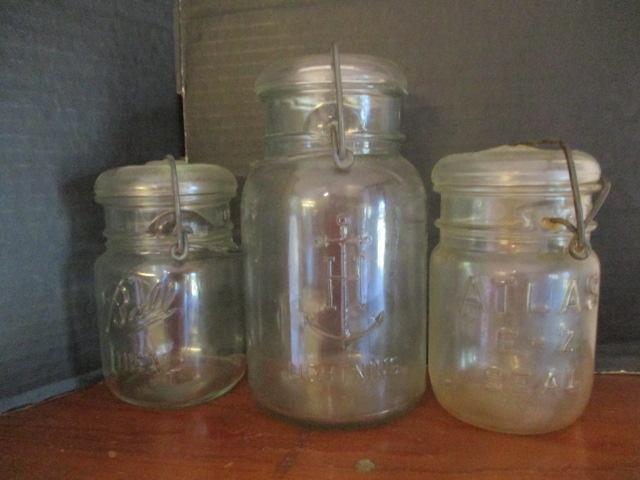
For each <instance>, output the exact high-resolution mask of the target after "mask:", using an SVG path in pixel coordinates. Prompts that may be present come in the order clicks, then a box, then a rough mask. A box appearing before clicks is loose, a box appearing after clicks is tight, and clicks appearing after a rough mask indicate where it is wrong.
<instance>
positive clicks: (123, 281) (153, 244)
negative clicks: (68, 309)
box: [95, 160, 245, 408]
mask: <svg viewBox="0 0 640 480" xmlns="http://www.w3.org/2000/svg"><path fill="white" fill-rule="evenodd" d="M176 163H177V179H178V186H179V190H180V202H181V216H182V225H183V229H184V232H185V234H186V240H187V245H188V246H187V248H186V249H185V251H184V252H183V255H182V256H183V257H184V258H179V257H180V256H178V259H176V258H175V257H176V255H175V252H174V253H172V247H174V245H175V244H176V215H175V210H174V196H173V187H172V176H171V169H170V165H169V163H168V162H167V160H164V161H154V162H149V163H147V164H145V165H142V166H127V167H121V168H116V169H113V170H108V171H106V172H104V173H103V174H101V175H100V176H99V177H98V180H97V181H96V185H95V192H96V200H97V201H98V202H99V203H101V204H102V205H103V206H104V209H105V219H106V230H105V235H106V237H107V251H106V252H105V253H104V254H103V255H102V256H101V257H100V258H98V260H97V262H96V265H95V275H96V292H97V303H98V326H99V329H100V343H101V350H102V367H103V371H104V376H105V380H106V384H107V386H108V387H109V388H110V389H111V391H112V392H113V393H114V394H115V395H116V396H117V397H119V398H121V399H122V400H125V401H127V402H129V403H133V404H136V405H140V406H145V407H158V408H177V407H184V406H187V405H193V404H197V403H201V402H204V401H206V400H209V399H211V398H214V397H216V396H218V395H221V394H223V393H225V392H226V391H228V390H229V389H231V388H232V387H233V386H234V385H235V384H236V383H237V382H238V381H239V380H240V378H242V375H243V373H244V368H245V358H244V327H243V322H244V317H243V299H242V257H241V255H240V253H239V251H238V248H237V247H236V245H235V244H234V242H233V240H232V238H231V227H232V225H231V223H230V221H229V200H230V199H231V198H232V197H233V196H234V195H235V192H236V181H235V179H234V177H233V175H232V174H231V173H230V172H229V171H227V170H225V169H223V168H221V167H218V166H215V165H202V164H201V165H195V164H194V165H189V164H185V163H184V162H180V161H179V162H176Z"/></svg>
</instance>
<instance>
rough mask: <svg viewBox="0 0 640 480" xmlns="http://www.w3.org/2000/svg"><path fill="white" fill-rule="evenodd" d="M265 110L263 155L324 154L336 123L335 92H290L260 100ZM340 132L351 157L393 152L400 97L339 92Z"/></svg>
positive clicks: (400, 137)
mask: <svg viewBox="0 0 640 480" xmlns="http://www.w3.org/2000/svg"><path fill="white" fill-rule="evenodd" d="M263 100H264V101H265V103H266V108H267V129H266V140H267V156H270V157H274V156H275V157H282V156H283V155H291V154H293V155H295V154H298V153H304V152H318V153H320V152H330V151H331V128H332V126H333V125H334V124H335V123H336V121H337V119H336V102H335V92H334V91H333V90H331V89H326V88H325V89H317V90H302V89H298V90H296V89H292V90H286V91H281V92H278V93H274V94H271V95H265V96H263ZM343 100H344V108H343V113H344V130H345V135H346V142H347V148H350V149H351V150H352V151H353V152H354V153H355V154H362V155H368V154H372V153H387V152H389V151H391V152H393V151H397V150H398V146H399V144H400V143H401V142H402V140H404V135H402V133H401V132H400V110H401V106H402V97H401V96H398V95H394V94H384V93H382V92H380V91H371V92H367V91H364V92H363V91H349V90H345V91H344V95H343Z"/></svg>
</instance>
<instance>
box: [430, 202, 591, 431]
mask: <svg viewBox="0 0 640 480" xmlns="http://www.w3.org/2000/svg"><path fill="white" fill-rule="evenodd" d="M584 203H585V211H588V209H589V208H590V205H591V200H590V198H589V197H587V196H586V195H585V201H584ZM442 205H443V215H442V217H443V219H444V222H443V223H441V242H440V244H439V245H438V246H437V247H436V249H435V250H434V251H433V253H432V257H431V267H430V269H431V270H430V296H429V301H430V307H429V311H430V317H429V374H430V378H431V383H432V386H433V390H434V392H435V395H436V397H437V399H438V401H439V402H440V403H441V404H442V406H443V407H444V408H445V409H447V410H448V411H449V412H450V413H451V414H453V415H454V416H456V417H458V418H460V419H461V420H463V421H466V422H468V423H471V424H473V425H476V426H479V427H482V428H487V429H490V430H497V431H502V432H508V433H518V434H533V433H544V432H549V431H553V430H558V429H561V428H563V427H566V426H568V425H569V424H571V423H572V422H573V421H574V420H576V418H578V416H579V415H580V414H581V413H582V411H583V410H584V408H585V407H586V405H587V403H588V401H589V397H590V394H591V387H592V383H593V369H594V352H595V340H596V325H597V309H598V294H599V279H600V264H599V260H598V258H597V256H596V255H595V254H591V256H590V257H589V258H587V259H586V260H576V259H574V258H572V257H571V256H570V255H569V254H568V252H567V246H568V243H569V240H570V236H569V235H567V233H566V232H564V231H557V229H556V230H555V231H551V232H550V231H547V230H545V229H544V227H541V226H542V225H544V221H543V217H544V216H561V217H565V218H567V217H569V216H570V213H571V211H572V210H571V205H572V204H571V198H570V196H569V195H567V194H564V195H561V196H557V197H553V198H551V197H547V198H544V196H543V197H542V198H541V196H540V195H537V196H536V195H532V196H514V197H509V196H491V195H486V194H485V195H484V196H481V197H477V198H475V199H474V198H473V197H472V196H469V195H466V196H464V195H462V196H457V195H454V194H451V195H447V194H443V201H442ZM474 205H475V207H476V208H475V212H478V211H483V214H482V215H481V216H478V218H479V217H482V219H483V221H484V223H485V225H484V226H483V227H484V228H479V223H478V218H475V219H474V214H473V212H474V208H473V206H474ZM479 206H481V207H482V208H478V207H479ZM492 212H493V214H492ZM549 213H551V215H549ZM554 214H555V215H554ZM470 219H471V221H470ZM474 221H475V225H474V226H473V227H469V224H470V223H471V224H472V223H474ZM463 222H466V223H467V225H466V226H465V227H461V223H463ZM498 226H501V228H497V227H498Z"/></svg>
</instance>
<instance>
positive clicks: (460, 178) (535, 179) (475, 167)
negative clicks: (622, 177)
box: [431, 145, 600, 190]
mask: <svg viewBox="0 0 640 480" xmlns="http://www.w3.org/2000/svg"><path fill="white" fill-rule="evenodd" d="M572 153H573V160H574V163H575V166H576V173H577V175H578V181H579V183H581V184H589V183H594V182H597V181H598V180H599V179H600V165H599V164H598V161H597V160H596V159H595V158H593V157H592V156H591V155H589V154H588V153H585V152H582V151H580V150H572ZM431 180H432V181H433V184H434V185H435V187H436V190H440V189H441V188H447V187H462V188H473V187H527V186H531V187H533V186H562V187H564V186H566V187H569V186H570V183H569V171H568V169H567V161H566V158H565V156H564V152H563V151H562V150H561V149H553V150H550V149H543V148H536V147H530V146H527V145H516V146H511V145H503V146H500V147H496V148H491V149H489V150H482V151H479V152H470V153H457V154H454V155H448V156H446V157H444V158H442V159H441V160H440V161H439V162H438V163H437V164H436V166H435V167H434V169H433V172H432V173H431Z"/></svg>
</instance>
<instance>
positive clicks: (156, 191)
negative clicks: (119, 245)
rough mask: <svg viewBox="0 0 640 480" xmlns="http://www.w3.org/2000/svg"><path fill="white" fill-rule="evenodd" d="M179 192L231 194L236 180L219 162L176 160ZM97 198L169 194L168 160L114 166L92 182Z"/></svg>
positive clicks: (235, 187) (228, 195) (182, 193)
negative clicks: (206, 162)
mask: <svg viewBox="0 0 640 480" xmlns="http://www.w3.org/2000/svg"><path fill="white" fill-rule="evenodd" d="M176 168H177V171H178V182H179V186H180V196H185V195H216V194H217V195H220V196H222V197H227V198H232V197H233V196H235V194H236V189H237V187H238V184H237V182H236V179H235V177H234V176H233V174H232V173H231V172H230V171H229V170H227V169H225V168H223V167H220V166H218V165H210V164H205V163H186V162H185V161H184V160H176ZM94 188H95V193H96V200H97V201H98V202H100V201H102V200H104V199H108V198H111V197H171V196H173V189H172V185H171V168H170V166H169V162H168V161H167V160H154V161H151V162H147V163H145V164H144V165H129V166H125V167H119V168H114V169H111V170H107V171H106V172H103V173H102V174H100V176H99V177H98V179H97V180H96V184H95V187H94Z"/></svg>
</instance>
